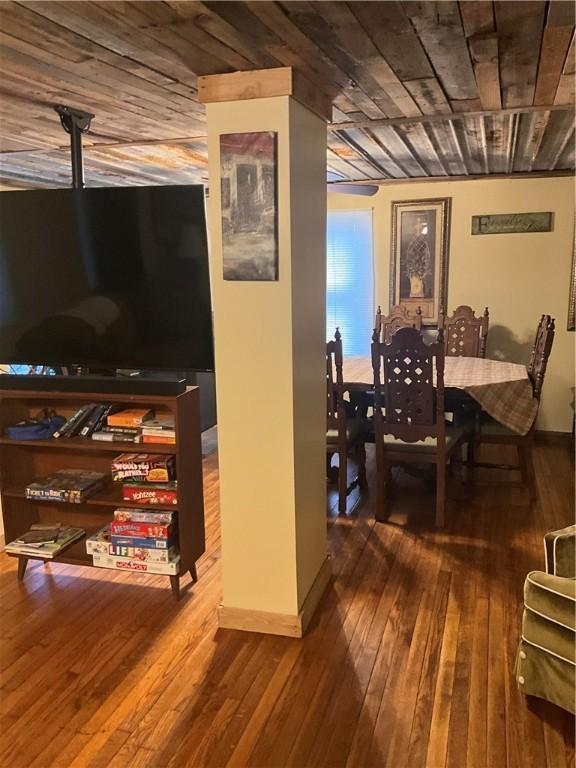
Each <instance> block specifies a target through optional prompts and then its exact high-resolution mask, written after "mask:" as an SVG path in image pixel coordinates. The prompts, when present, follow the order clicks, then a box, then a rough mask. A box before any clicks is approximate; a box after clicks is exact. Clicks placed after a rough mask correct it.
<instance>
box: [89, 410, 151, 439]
mask: <svg viewBox="0 0 576 768" xmlns="http://www.w3.org/2000/svg"><path fill="white" fill-rule="evenodd" d="M153 416H154V411H153V410H151V409H150V408H125V409H124V410H121V411H120V410H117V409H112V410H111V411H110V412H109V413H108V415H107V416H106V420H105V423H104V424H103V425H102V426H101V427H100V428H99V429H98V430H97V431H94V432H93V433H92V440H105V441H110V442H127V443H139V442H140V441H141V440H142V424H143V422H144V420H145V419H151V418H153Z"/></svg>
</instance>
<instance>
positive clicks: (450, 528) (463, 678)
mask: <svg viewBox="0 0 576 768" xmlns="http://www.w3.org/2000/svg"><path fill="white" fill-rule="evenodd" d="M493 455H494V454H492V455H491V457H492V456H493ZM535 461H536V472H537V480H538V486H539V492H540V499H541V504H540V505H538V506H536V507H533V508H530V506H529V505H528V500H527V494H526V492H525V491H523V490H521V489H506V488H502V487H498V488H494V487H489V486H481V487H477V488H475V489H470V488H468V487H464V486H462V487H460V486H459V485H458V483H455V484H454V486H455V487H453V488H452V497H453V498H452V500H451V501H450V502H449V506H448V525H447V528H446V529H445V530H444V531H442V532H436V531H434V530H433V529H432V527H431V523H432V520H433V506H434V503H433V495H432V493H431V490H430V489H429V488H426V486H425V485H424V484H422V482H421V481H419V480H416V479H415V478H412V477H409V476H405V475H402V474H401V473H400V472H399V473H398V476H397V480H398V484H399V485H402V489H401V491H398V493H396V497H395V499H394V505H395V510H396V512H395V517H397V518H399V519H400V520H401V521H403V522H404V526H403V527H400V526H396V525H382V524H375V523H374V521H373V510H372V506H371V505H372V500H371V499H370V498H369V497H368V498H365V499H360V498H359V496H358V494H357V492H355V495H354V496H353V497H352V498H350V499H349V504H348V508H349V510H350V511H349V515H348V517H346V518H337V516H336V514H335V509H336V505H337V498H336V494H335V493H334V494H331V495H330V499H329V500H330V505H331V510H330V513H329V544H330V549H331V551H332V553H333V555H334V559H333V566H334V574H335V579H334V582H333V584H332V585H331V586H330V587H329V589H328V592H327V593H326V595H325V598H324V600H323V603H322V606H321V609H320V611H319V613H318V615H317V616H316V618H315V619H314V621H313V625H312V628H311V630H310V632H309V634H308V635H307V637H306V638H305V639H304V640H302V641H299V640H291V639H288V638H282V637H272V636H265V635H258V634H249V633H242V632H235V631H228V630H226V631H223V630H218V628H217V624H216V611H215V608H216V606H217V604H218V602H219V599H220V565H219V557H220V554H219V545H220V539H219V525H218V497H217V491H218V471H217V456H216V454H212V455H211V456H209V457H208V458H207V459H206V460H205V463H204V466H205V477H204V480H205V489H206V513H207V528H208V530H207V534H208V552H207V554H206V555H205V556H204V557H203V558H202V560H201V561H200V563H199V568H198V572H199V581H198V584H196V585H194V586H193V587H191V588H189V590H188V591H185V593H184V597H183V599H182V601H181V603H180V604H176V603H175V602H174V601H173V599H172V597H171V594H170V589H169V587H168V585H167V582H168V580H167V579H166V578H158V577H150V576H148V577H147V576H135V577H134V578H133V577H132V576H131V575H127V574H118V575H116V574H112V573H111V572H101V571H99V570H97V569H87V568H84V569H82V568H76V567H73V566H64V565H56V564H52V565H48V566H46V567H44V566H43V565H42V564H38V565H36V564H31V565H29V567H28V572H27V575H26V580H25V581H24V583H23V584H20V583H18V582H17V580H16V574H15V571H16V563H15V561H14V560H13V559H10V558H8V557H6V556H5V555H1V556H0V597H1V603H0V610H1V616H2V630H1V631H2V646H1V666H2V678H1V680H2V685H1V691H2V699H1V702H2V704H1V720H0V740H1V742H0V765H1V766H7V767H8V766H10V768H33V767H34V768H48V766H52V767H54V768H64V767H67V766H75V767H78V768H85V767H86V768H87V767H88V766H90V767H92V766H93V767H96V766H102V767H103V766H110V767H111V768H137V767H139V766H146V767H150V768H164V767H165V766H174V767H177V768H181V767H183V766H190V767H191V768H192V767H193V768H200V767H203V766H213V767H220V766H236V767H238V768H240V767H243V766H254V767H256V766H258V768H279V767H280V766H294V767H295V768H302V767H303V766H314V767H316V766H330V768H332V767H333V766H342V767H344V766H347V767H348V768H352V767H355V768H356V767H362V768H380V767H381V766H394V767H395V768H396V767H398V766H407V767H408V768H413V767H415V766H429V767H430V768H436V767H438V768H439V767H440V766H450V767H453V768H476V767H478V768H480V767H481V766H490V768H500V767H501V766H510V768H525V767H527V766H533V767H534V768H542V767H543V766H549V767H550V768H563V767H564V766H573V765H574V742H573V727H574V721H573V718H571V717H570V716H569V715H568V714H567V713H565V712H563V711H562V710H560V709H557V708H555V707H553V706H551V705H548V704H546V703H545V702H540V701H536V700H533V701H531V702H530V704H527V702H526V701H525V700H524V698H523V697H522V695H521V694H520V693H519V692H518V690H517V688H516V685H515V682H514V676H513V666H514V660H515V654H516V647H517V642H518V635H519V627H520V618H521V612H522V587H523V582H524V577H525V574H526V573H527V571H529V570H531V569H534V568H540V567H542V566H543V552H542V543H541V538H542V534H543V533H544V532H545V531H548V530H553V529H555V528H559V527H562V526H564V525H567V524H569V523H570V522H571V520H572V517H573V508H572V503H573V486H572V471H573V468H572V464H571V461H570V457H569V455H568V452H567V451H566V448H564V447H562V446H560V445H557V444H543V443H540V444H538V446H537V450H536V456H535ZM368 466H369V469H370V470H371V471H373V455H372V452H371V451H369V462H368ZM370 480H372V478H371V477H369V481H370ZM454 494H456V496H457V498H456V499H455V498H454ZM449 496H450V488H449ZM134 582H137V583H134Z"/></svg>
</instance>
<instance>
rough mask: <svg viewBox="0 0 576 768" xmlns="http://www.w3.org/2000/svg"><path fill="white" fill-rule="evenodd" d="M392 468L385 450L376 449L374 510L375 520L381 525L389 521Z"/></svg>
mask: <svg viewBox="0 0 576 768" xmlns="http://www.w3.org/2000/svg"><path fill="white" fill-rule="evenodd" d="M389 474H390V468H389V466H388V462H387V461H386V454H385V452H384V448H381V447H379V446H377V447H376V508H375V510H374V518H375V520H377V521H378V522H379V523H385V522H386V520H387V519H388V514H387V510H386V496H387V491H388V484H389V481H390V478H389Z"/></svg>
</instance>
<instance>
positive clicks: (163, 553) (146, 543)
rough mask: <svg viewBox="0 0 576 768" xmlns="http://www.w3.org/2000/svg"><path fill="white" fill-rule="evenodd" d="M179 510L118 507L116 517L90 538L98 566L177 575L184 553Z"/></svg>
mask: <svg viewBox="0 0 576 768" xmlns="http://www.w3.org/2000/svg"><path fill="white" fill-rule="evenodd" d="M175 514H176V513H175V512H149V511H146V510H140V509H117V510H115V512H114V520H113V521H112V522H111V523H110V524H109V525H107V526H106V527H105V528H102V529H101V530H100V531H98V532H97V533H95V534H94V535H93V536H90V537H89V538H87V539H86V552H87V553H88V554H89V555H92V559H93V562H94V565H95V566H97V567H98V568H113V569H115V570H125V571H137V572H140V573H154V574H161V575H168V576H175V575H176V574H177V573H178V566H179V562H180V555H179V554H178V546H177V541H176V526H175Z"/></svg>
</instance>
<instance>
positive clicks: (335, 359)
mask: <svg viewBox="0 0 576 768" xmlns="http://www.w3.org/2000/svg"><path fill="white" fill-rule="evenodd" d="M342 363H343V355H342V335H341V333H340V331H339V329H338V328H336V333H335V334H334V340H333V341H328V342H326V422H327V426H326V428H327V429H338V424H339V419H340V423H342V421H343V420H344V419H345V417H346V413H345V406H344V400H343V396H342V389H343V383H344V382H343V374H342Z"/></svg>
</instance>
